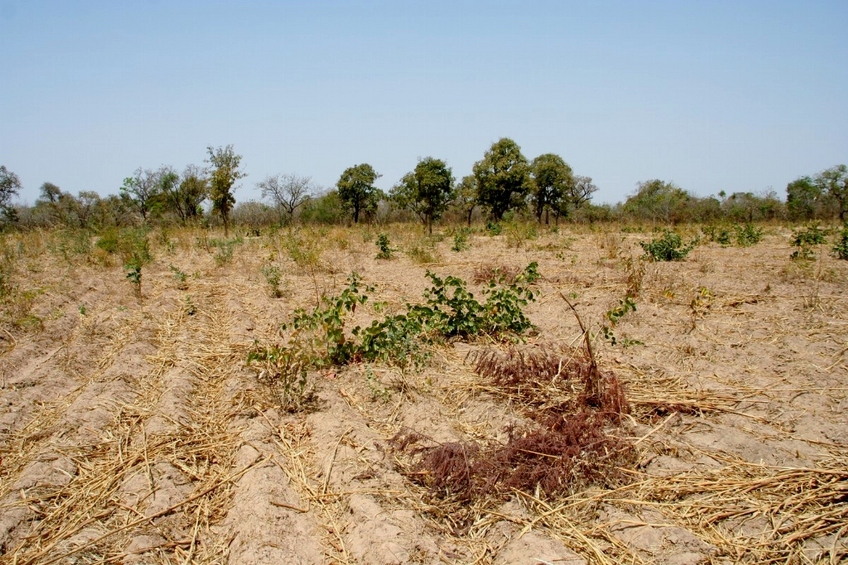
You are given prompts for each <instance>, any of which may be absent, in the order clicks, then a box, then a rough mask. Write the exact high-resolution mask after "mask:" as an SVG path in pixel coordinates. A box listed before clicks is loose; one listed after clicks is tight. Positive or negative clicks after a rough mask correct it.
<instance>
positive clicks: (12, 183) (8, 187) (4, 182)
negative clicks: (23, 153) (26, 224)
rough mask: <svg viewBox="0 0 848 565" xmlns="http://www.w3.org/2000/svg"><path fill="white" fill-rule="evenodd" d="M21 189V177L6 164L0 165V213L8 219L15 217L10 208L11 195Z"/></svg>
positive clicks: (15, 194)
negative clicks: (7, 167)
mask: <svg viewBox="0 0 848 565" xmlns="http://www.w3.org/2000/svg"><path fill="white" fill-rule="evenodd" d="M20 189H21V179H19V178H18V175H16V174H15V173H13V172H12V171H10V170H8V169H6V165H0V213H2V214H3V217H4V218H6V219H7V220H9V221H14V219H15V217H16V216H15V209H14V208H12V204H11V202H12V197H14V196H17V194H18V191H19V190H20Z"/></svg>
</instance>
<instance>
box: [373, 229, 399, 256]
mask: <svg viewBox="0 0 848 565" xmlns="http://www.w3.org/2000/svg"><path fill="white" fill-rule="evenodd" d="M377 249H379V252H378V253H377V259H391V258H392V255H393V254H394V252H395V250H394V249H393V248H392V243H391V241H389V236H388V235H386V234H384V233H381V234H379V235H378V236H377Z"/></svg>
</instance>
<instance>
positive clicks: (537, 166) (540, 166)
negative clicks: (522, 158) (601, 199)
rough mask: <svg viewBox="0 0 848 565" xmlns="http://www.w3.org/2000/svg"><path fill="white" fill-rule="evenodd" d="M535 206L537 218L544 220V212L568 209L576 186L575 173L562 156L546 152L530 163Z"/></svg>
mask: <svg viewBox="0 0 848 565" xmlns="http://www.w3.org/2000/svg"><path fill="white" fill-rule="evenodd" d="M530 175H531V183H532V189H533V190H532V197H533V207H534V209H535V210H534V211H535V214H536V220H538V221H539V222H541V221H542V214H545V222H546V223H547V217H548V216H547V214H548V213H549V212H550V211H551V210H553V211H554V212H555V213H558V212H560V211H567V202H565V201H567V200H568V199H569V197H570V196H571V193H572V192H573V188H574V173H573V172H572V170H571V167H569V166H568V164H567V163H566V162H565V161H563V160H562V157H560V156H559V155H555V154H553V153H545V154H544V155H539V156H538V157H536V158H535V159H533V163H532V164H531V165H530Z"/></svg>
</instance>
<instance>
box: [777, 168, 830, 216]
mask: <svg viewBox="0 0 848 565" xmlns="http://www.w3.org/2000/svg"><path fill="white" fill-rule="evenodd" d="M823 197H824V194H823V193H822V188H821V186H819V185H818V184H816V183H815V182H813V179H811V178H810V177H801V178H797V179H795V180H794V181H792V182H790V183H789V184H787V185H786V210H787V212H789V217H790V218H792V219H793V220H812V219H813V218H814V217H815V215H816V209H817V208H818V205H819V203H820V202H821V200H822V198H823Z"/></svg>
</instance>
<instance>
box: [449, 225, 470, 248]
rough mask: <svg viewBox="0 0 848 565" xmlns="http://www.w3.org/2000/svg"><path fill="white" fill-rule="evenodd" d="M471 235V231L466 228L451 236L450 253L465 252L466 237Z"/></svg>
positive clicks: (466, 245) (466, 246)
mask: <svg viewBox="0 0 848 565" xmlns="http://www.w3.org/2000/svg"><path fill="white" fill-rule="evenodd" d="M469 233H471V230H469V229H468V228H460V229H459V230H457V231H456V233H455V234H454V235H453V246H452V247H451V251H456V252H457V253H459V252H460V251H465V250H466V249H468V235H469Z"/></svg>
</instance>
